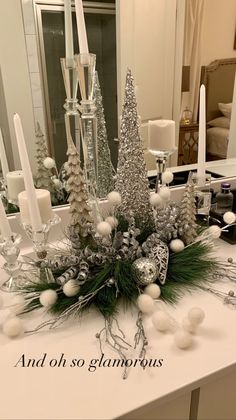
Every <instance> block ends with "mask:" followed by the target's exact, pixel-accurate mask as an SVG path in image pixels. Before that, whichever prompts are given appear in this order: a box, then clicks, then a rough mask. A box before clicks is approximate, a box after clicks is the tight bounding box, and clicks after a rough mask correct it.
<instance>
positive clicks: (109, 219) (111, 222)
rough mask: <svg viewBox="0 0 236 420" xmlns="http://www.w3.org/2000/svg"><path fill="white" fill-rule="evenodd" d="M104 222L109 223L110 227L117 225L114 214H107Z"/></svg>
mask: <svg viewBox="0 0 236 420" xmlns="http://www.w3.org/2000/svg"><path fill="white" fill-rule="evenodd" d="M105 222H107V223H109V225H110V226H111V227H112V229H115V228H116V227H117V226H118V220H117V218H116V217H114V216H108V217H107V218H106V219H105Z"/></svg>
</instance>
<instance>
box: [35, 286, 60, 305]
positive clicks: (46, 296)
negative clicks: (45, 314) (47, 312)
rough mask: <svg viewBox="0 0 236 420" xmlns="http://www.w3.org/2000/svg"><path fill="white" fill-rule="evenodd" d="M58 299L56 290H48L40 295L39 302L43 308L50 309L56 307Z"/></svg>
mask: <svg viewBox="0 0 236 420" xmlns="http://www.w3.org/2000/svg"><path fill="white" fill-rule="evenodd" d="M57 298H58V296H57V292H56V291H55V290H52V289H48V290H44V291H43V292H42V293H41V294H40V296H39V301H40V303H41V305H42V306H44V307H45V308H49V307H50V306H52V305H54V303H56V301H57Z"/></svg>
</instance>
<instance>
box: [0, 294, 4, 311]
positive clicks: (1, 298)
mask: <svg viewBox="0 0 236 420" xmlns="http://www.w3.org/2000/svg"><path fill="white" fill-rule="evenodd" d="M3 305H4V301H3V297H2V296H1V295H0V309H2V308H3Z"/></svg>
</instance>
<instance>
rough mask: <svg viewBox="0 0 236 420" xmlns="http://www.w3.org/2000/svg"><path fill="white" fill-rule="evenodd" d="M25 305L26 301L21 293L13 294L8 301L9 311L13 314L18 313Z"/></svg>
mask: <svg viewBox="0 0 236 420" xmlns="http://www.w3.org/2000/svg"><path fill="white" fill-rule="evenodd" d="M25 306H26V301H25V299H24V298H23V296H21V295H16V296H14V297H13V298H12V299H11V301H10V307H9V309H10V312H11V313H12V314H14V315H18V314H20V313H21V312H22V311H23V310H24V308H25Z"/></svg>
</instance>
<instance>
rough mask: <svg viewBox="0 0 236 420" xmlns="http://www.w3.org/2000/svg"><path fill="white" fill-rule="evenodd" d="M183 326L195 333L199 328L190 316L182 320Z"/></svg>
mask: <svg viewBox="0 0 236 420" xmlns="http://www.w3.org/2000/svg"><path fill="white" fill-rule="evenodd" d="M182 327H183V329H184V330H185V331H187V332H189V333H191V334H194V333H195V332H196V329H197V325H196V324H193V323H192V322H191V321H190V319H189V318H188V317H185V318H184V319H183V321H182Z"/></svg>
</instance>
